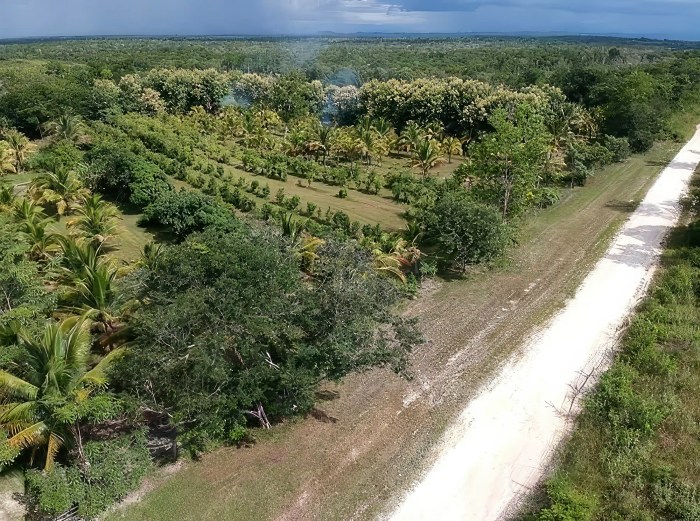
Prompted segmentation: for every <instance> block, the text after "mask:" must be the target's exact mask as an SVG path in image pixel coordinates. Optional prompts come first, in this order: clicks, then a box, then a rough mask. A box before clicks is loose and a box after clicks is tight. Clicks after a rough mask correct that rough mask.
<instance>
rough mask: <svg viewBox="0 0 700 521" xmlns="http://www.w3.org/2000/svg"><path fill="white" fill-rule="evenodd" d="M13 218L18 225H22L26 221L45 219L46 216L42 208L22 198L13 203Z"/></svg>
mask: <svg viewBox="0 0 700 521" xmlns="http://www.w3.org/2000/svg"><path fill="white" fill-rule="evenodd" d="M14 218H15V221H17V222H18V223H23V222H26V221H34V220H43V219H46V214H45V213H44V208H43V207H42V206H39V205H38V204H35V203H34V202H32V201H30V200H28V199H25V198H22V199H20V200H19V201H15V205H14Z"/></svg>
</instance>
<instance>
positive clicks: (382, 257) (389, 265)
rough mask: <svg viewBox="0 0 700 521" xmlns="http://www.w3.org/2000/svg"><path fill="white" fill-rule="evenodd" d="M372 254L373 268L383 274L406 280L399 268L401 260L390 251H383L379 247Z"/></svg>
mask: <svg viewBox="0 0 700 521" xmlns="http://www.w3.org/2000/svg"><path fill="white" fill-rule="evenodd" d="M372 253H373V254H374V269H375V270H377V271H378V272H380V273H383V274H385V275H389V276H391V277H394V278H395V279H397V280H399V281H401V282H404V283H405V282H406V275H405V274H404V272H403V271H402V270H401V261H400V260H399V259H398V258H397V257H396V256H395V255H392V254H390V253H385V252H383V251H382V250H380V249H376V250H374V251H373V252H372Z"/></svg>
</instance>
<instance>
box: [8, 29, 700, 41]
mask: <svg viewBox="0 0 700 521" xmlns="http://www.w3.org/2000/svg"><path fill="white" fill-rule="evenodd" d="M329 36H337V37H353V36H354V37H362V36H364V37H375V38H378V37H383V36H384V37H387V36H400V37H409V38H410V37H415V38H420V37H444V38H450V37H452V38H455V37H464V36H475V37H478V36H484V37H499V36H501V37H530V38H552V37H593V38H610V39H617V40H650V41H658V42H689V43H696V42H700V36H698V37H695V38H682V37H668V36H664V35H658V34H657V35H654V34H638V33H582V32H569V31H480V32H469V31H468V32H441V31H426V32H416V31H353V32H342V31H316V32H313V33H231V34H198V33H191V34H189V33H162V34H139V33H131V34H130V33H126V34H85V35H53V36H16V37H10V38H0V44H1V43H8V42H22V41H40V40H90V39H130V38H144V39H146V38H152V39H167V38H178V39H206V38H212V39H256V38H265V39H269V38H273V39H274V38H323V37H329Z"/></svg>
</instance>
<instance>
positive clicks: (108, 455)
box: [26, 431, 151, 519]
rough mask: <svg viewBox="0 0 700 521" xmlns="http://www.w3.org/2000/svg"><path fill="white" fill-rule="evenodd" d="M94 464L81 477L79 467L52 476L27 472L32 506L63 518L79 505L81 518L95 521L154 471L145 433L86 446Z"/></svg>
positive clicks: (61, 470) (57, 469)
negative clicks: (65, 512)
mask: <svg viewBox="0 0 700 521" xmlns="http://www.w3.org/2000/svg"><path fill="white" fill-rule="evenodd" d="M85 456H86V458H87V460H88V461H89V462H90V465H89V466H87V467H86V468H85V470H84V473H82V474H81V472H80V470H79V469H78V467H77V466H72V467H64V466H61V465H56V467H55V469H54V470H53V471H52V472H48V473H46V472H41V471H38V470H30V471H28V472H27V475H26V476H27V495H28V497H29V503H30V504H31V505H33V506H34V508H35V509H36V510H38V512H39V513H42V514H48V515H57V514H60V513H62V512H64V511H66V510H68V509H69V508H71V507H72V506H73V505H75V504H77V505H78V514H79V515H80V516H81V517H83V518H85V519H93V518H94V517H95V516H97V515H98V514H100V513H101V512H103V511H104V510H106V509H107V508H108V507H109V506H111V505H112V504H113V503H115V502H116V501H118V500H120V499H121V498H123V497H124V496H126V494H128V493H129V492H130V491H132V490H134V489H135V488H136V487H138V485H139V484H140V483H141V480H142V479H143V478H144V477H145V476H146V474H147V473H148V471H149V470H150V469H151V458H150V455H149V452H148V448H147V447H146V437H145V435H144V433H143V432H142V431H137V432H136V433H133V434H129V435H126V436H121V437H119V438H116V439H114V440H110V441H101V442H97V441H91V442H88V443H86V444H85Z"/></svg>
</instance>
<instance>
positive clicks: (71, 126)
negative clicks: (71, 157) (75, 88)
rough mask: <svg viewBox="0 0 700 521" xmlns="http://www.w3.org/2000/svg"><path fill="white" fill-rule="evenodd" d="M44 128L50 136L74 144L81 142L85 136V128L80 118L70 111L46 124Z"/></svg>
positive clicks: (62, 113)
mask: <svg viewBox="0 0 700 521" xmlns="http://www.w3.org/2000/svg"><path fill="white" fill-rule="evenodd" d="M43 128H44V130H45V131H46V133H47V134H48V135H50V136H54V137H56V138H57V139H65V140H68V141H72V142H74V143H75V142H77V141H80V140H81V139H82V138H83V137H84V135H85V132H84V128H85V126H84V124H83V121H82V119H81V118H80V116H76V115H74V114H71V113H70V112H68V111H63V112H61V114H59V115H58V117H57V118H56V119H54V120H51V121H48V122H46V123H45V124H44V125H43Z"/></svg>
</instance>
